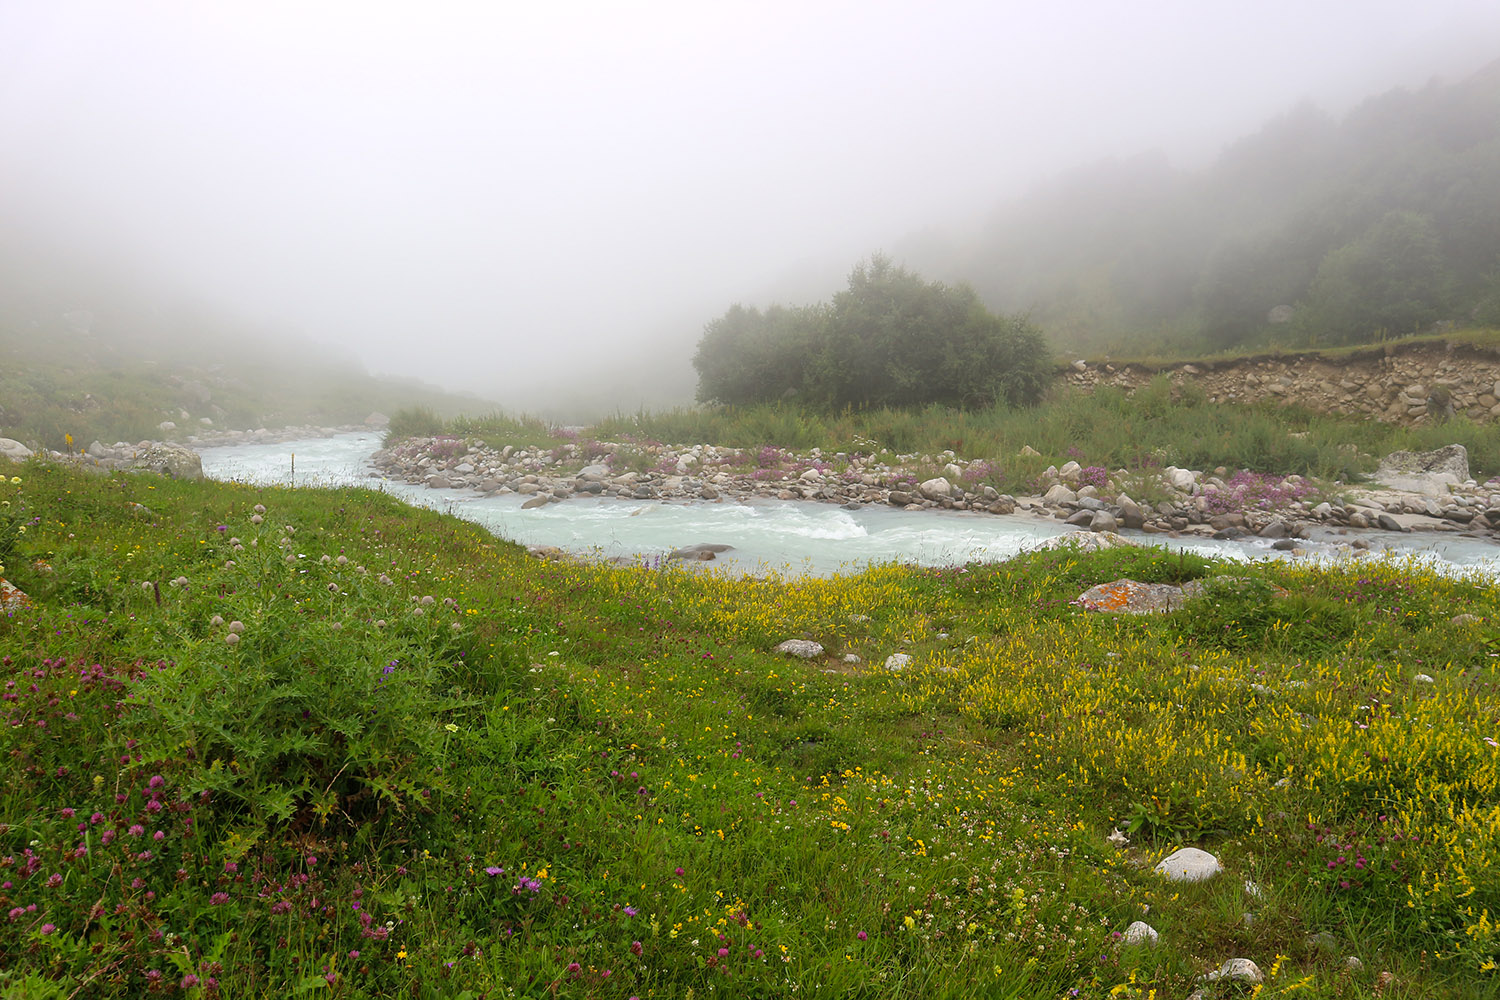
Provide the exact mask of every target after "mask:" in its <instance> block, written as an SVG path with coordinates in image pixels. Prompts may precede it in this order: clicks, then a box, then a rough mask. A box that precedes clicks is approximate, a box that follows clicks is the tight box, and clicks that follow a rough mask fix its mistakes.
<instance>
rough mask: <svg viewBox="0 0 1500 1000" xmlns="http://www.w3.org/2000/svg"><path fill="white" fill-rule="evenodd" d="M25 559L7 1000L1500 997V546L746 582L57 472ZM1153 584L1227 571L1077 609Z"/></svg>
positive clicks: (2, 976)
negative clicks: (159, 999) (1149, 594)
mask: <svg viewBox="0 0 1500 1000" xmlns="http://www.w3.org/2000/svg"><path fill="white" fill-rule="evenodd" d="M0 563H3V564H4V570H3V571H0V572H3V575H5V576H6V577H7V578H9V579H10V580H11V581H12V582H14V583H15V584H16V585H17V586H19V587H21V588H22V589H23V590H24V591H26V592H27V594H29V595H30V602H29V603H28V604H25V605H21V606H13V607H8V608H7V609H6V610H5V612H4V614H3V615H0V665H3V671H0V678H3V681H0V683H3V693H0V697H3V700H0V753H3V760H4V762H5V763H4V766H3V768H0V996H4V997H8V998H10V997H13V998H51V997H73V996H78V997H96V996H97V997H105V996H110V997H116V996H118V997H135V996H143V995H155V994H161V995H183V996H205V997H206V996H215V997H273V996H274V997H281V996H289V995H293V994H309V995H327V996H347V997H365V996H369V997H396V996H401V997H469V998H477V997H578V998H583V997H598V998H613V997H618V998H622V1000H624V998H629V997H663V998H665V997H672V998H679V997H699V998H701V997H706V996H710V995H715V996H726V997H786V996H808V997H881V998H885V997H893V998H894V997H909V998H930V997H985V998H990V997H999V998H1032V997H1037V998H1071V997H1081V998H1096V1000H1098V998H1108V997H1114V998H1119V997H1138V998H1147V997H1152V996H1155V997H1161V998H1168V997H1173V998H1180V997H1186V996H1187V995H1188V994H1189V993H1191V992H1192V991H1193V990H1195V989H1199V988H1201V989H1203V991H1204V992H1203V994H1202V995H1203V996H1204V997H1205V998H1216V997H1244V996H1250V995H1258V996H1261V997H1276V996H1283V995H1292V994H1295V995H1298V996H1302V997H1309V998H1314V997H1341V998H1343V997H1347V998H1362V997H1376V996H1380V997H1403V998H1408V997H1409V998H1418V997H1422V998H1427V997H1454V998H1457V997H1476V996H1496V995H1500V988H1497V986H1496V985H1495V978H1494V971H1493V970H1494V969H1495V963H1496V962H1497V961H1500V934H1497V931H1496V927H1495V920H1496V914H1500V756H1497V755H1500V749H1497V747H1500V744H1497V737H1500V733H1497V728H1500V726H1497V719H1500V692H1497V690H1496V686H1495V685H1496V682H1497V680H1500V675H1497V672H1496V669H1495V665H1496V662H1497V659H1496V657H1497V654H1500V630H1497V627H1496V623H1497V622H1500V619H1497V617H1496V615H1497V612H1500V589H1497V587H1496V585H1495V584H1493V583H1479V582H1474V581H1467V580H1456V579H1450V578H1445V577H1442V576H1437V575H1434V574H1433V573H1431V572H1428V571H1426V570H1424V569H1421V568H1419V567H1416V566H1412V565H1398V564H1389V563H1376V562H1370V563H1363V564H1359V565H1355V566H1351V567H1349V568H1344V569H1336V570H1320V569H1316V568H1313V567H1309V566H1303V565H1297V564H1274V565H1271V564H1267V565H1256V566H1252V567H1248V568H1247V567H1242V566H1237V567H1230V566H1227V565H1220V564H1214V563H1210V562H1207V561H1204V560H1200V559H1196V558H1193V557H1189V556H1182V555H1172V556H1165V555H1162V554H1160V553H1157V552H1154V551H1150V550H1123V551H1122V550H1115V551H1110V552H1104V553H1099V554H1093V555H1087V556H1084V555H1078V554H1076V553H1073V552H1069V551H1066V550H1064V551H1053V552H1042V553H1036V554H1032V555H1028V556H1023V557H1021V558H1018V559H1016V560H1013V561H1011V562H1008V563H1004V564H996V565H971V566H966V567H955V568H949V569H941V570H937V569H915V568H903V567H897V566H883V567H875V568H872V569H869V570H868V571H866V572H863V573H861V574H858V575H852V576H842V577H836V578H832V579H812V578H781V577H779V576H777V575H775V574H774V573H773V574H769V575H767V576H764V577H761V578H747V579H734V578H727V577H720V576H715V575H701V574H697V573H692V572H688V571H683V570H671V569H669V570H664V571H663V570H649V569H639V568H633V569H627V568H617V567H606V566H591V565H583V564H573V563H566V562H563V563H551V562H540V561H537V560H534V559H532V558H531V557H529V556H527V555H526V554H525V553H524V552H523V551H522V550H520V549H519V548H518V547H516V546H514V545H511V544H509V543H506V542H504V541H501V540H498V539H496V538H495V537H493V536H491V535H489V534H487V533H486V532H485V531H484V530H483V529H481V528H479V527H477V526H474V525H471V524H469V523H467V522H464V521H461V520H457V519H455V518H453V517H449V516H444V515H440V514H437V513H434V512H430V511H424V510H417V509H413V508H409V507H406V506H404V505H402V504H401V503H399V502H397V501H395V500H393V499H391V498H389V497H387V496H385V495H383V494H381V493H378V492H372V491H364V490H338V491H333V490H289V489H281V488H252V487H246V486H240V485H233V484H217V483H179V482H173V481H171V480H165V479H159V478H156V477H152V476H146V475H132V476H125V475H116V476H114V477H98V476H90V475H86V474H82V473H78V472H75V471H71V470H68V469H65V468H58V467H52V466H47V465H44V464H40V463H35V462H33V463H30V464H28V465H25V466H12V467H8V469H7V476H6V478H5V479H4V480H3V482H0ZM1127 575H1128V576H1131V577H1134V578H1136V579H1140V580H1153V581H1184V580H1188V579H1195V578H1213V579H1217V578H1224V579H1221V580H1220V581H1219V582H1218V583H1211V584H1210V585H1209V586H1208V587H1207V588H1206V592H1205V596H1203V597H1199V598H1195V599H1193V600H1191V601H1190V602H1189V603H1188V606H1187V608H1186V609H1185V610H1183V611H1182V612H1179V613H1176V614H1173V615H1169V616H1161V617H1153V618H1146V619H1121V618H1114V617H1107V616H1100V615H1096V614H1092V613H1087V612H1084V611H1082V610H1080V609H1079V608H1077V607H1075V606H1073V605H1072V604H1071V603H1070V601H1071V600H1072V599H1073V598H1074V597H1075V596H1076V595H1077V594H1078V593H1079V592H1080V591H1082V590H1083V589H1084V588H1086V587H1088V586H1090V585H1092V584H1094V583H1099V582H1103V581H1108V580H1112V579H1115V578H1117V577H1120V576H1127ZM1460 614H1464V615H1467V616H1469V617H1466V618H1462V619H1460V620H1459V621H1457V622H1455V621H1453V620H1452V619H1453V618H1454V617H1455V616H1456V615H1460ZM804 637H805V638H811V639H815V640H817V641H818V642H820V643H821V644H822V645H823V646H824V647H825V650H826V652H825V654H824V655H823V656H822V657H821V658H818V659H814V660H811V661H802V660H798V659H793V658H789V657H785V656H780V655H777V654H775V653H774V652H773V647H774V646H775V645H776V644H777V643H779V642H780V641H782V640H784V639H787V638H804ZM897 652H905V653H908V654H910V655H911V657H912V662H911V664H910V666H908V667H906V668H905V669H900V670H891V669H886V668H885V667H884V666H883V664H884V661H885V659H886V657H887V656H888V655H890V654H892V653H897ZM846 654H853V655H856V656H858V657H859V658H860V659H859V662H852V661H847V660H846V658H845V657H846ZM1419 675H1420V676H1419ZM1424 678H1427V679H1424ZM1115 829H1119V830H1121V831H1124V832H1126V833H1127V834H1128V836H1129V843H1128V844H1127V845H1124V846H1117V845H1116V844H1115V843H1112V842H1111V841H1109V840H1107V839H1106V838H1107V836H1108V835H1109V834H1110V833H1111V831H1113V830H1115ZM1180 845H1195V846H1199V847H1202V848H1205V849H1208V850H1210V851H1212V852H1214V853H1215V854H1216V855H1218V856H1219V858H1220V859H1221V861H1222V862H1223V863H1224V865H1225V867H1226V869H1227V870H1226V872H1225V873H1224V874H1223V875H1221V876H1219V877H1217V878H1215V879H1213V880H1211V881H1209V882H1206V883H1201V884H1193V885H1178V884H1170V883H1167V882H1164V881H1162V880H1161V879H1160V878H1159V877H1157V876H1156V875H1154V874H1153V873H1152V870H1151V869H1152V865H1153V864H1154V863H1155V862H1156V861H1157V860H1158V859H1159V858H1160V857H1161V856H1163V855H1164V854H1166V853H1167V852H1168V851H1169V850H1171V849H1173V848H1175V847H1177V846H1180ZM1138 919H1144V920H1146V921H1148V922H1149V923H1150V924H1151V925H1152V926H1153V927H1154V928H1156V930H1157V931H1159V932H1160V943H1159V944H1158V945H1157V946H1155V947H1144V946H1126V945H1124V944H1123V942H1122V940H1121V936H1122V934H1123V932H1124V931H1125V929H1126V928H1127V926H1128V925H1129V924H1130V923H1131V922H1132V921H1135V920H1138ZM1351 955H1353V956H1357V957H1359V958H1360V959H1361V961H1362V963H1363V964H1362V966H1361V967H1359V968H1351V967H1350V966H1349V965H1348V964H1347V963H1346V958H1347V956H1351ZM1231 957H1244V958H1249V959H1252V960H1253V961H1255V962H1256V963H1258V965H1259V967H1260V968H1261V970H1262V971H1263V972H1264V973H1265V975H1266V981H1265V983H1264V984H1262V985H1260V986H1259V987H1251V986H1248V985H1244V984H1238V983H1231V982H1227V981H1221V982H1215V983H1207V984H1203V983H1200V982H1199V977H1201V976H1203V975H1204V974H1205V973H1207V972H1209V971H1210V970H1212V969H1215V968H1217V967H1218V966H1219V965H1220V964H1221V963H1222V962H1223V961H1224V960H1226V959H1228V958H1231Z"/></svg>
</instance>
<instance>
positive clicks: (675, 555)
mask: <svg viewBox="0 0 1500 1000" xmlns="http://www.w3.org/2000/svg"><path fill="white" fill-rule="evenodd" d="M732 548H734V546H733V545H724V544H722V543H719V542H699V543H698V544H696V545H684V546H683V547H682V548H680V549H673V550H672V551H671V552H669V553H667V558H668V559H702V560H709V559H712V558H714V557H715V556H716V555H718V554H719V553H720V552H728V551H729V550H730V549H732Z"/></svg>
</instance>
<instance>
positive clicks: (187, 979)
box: [182, 972, 198, 990]
mask: <svg viewBox="0 0 1500 1000" xmlns="http://www.w3.org/2000/svg"><path fill="white" fill-rule="evenodd" d="M197 985H198V977H197V976H195V975H193V974H192V973H191V972H189V973H188V974H187V975H185V976H183V977H182V988H183V989H185V990H190V989H192V988H193V987H194V986H197Z"/></svg>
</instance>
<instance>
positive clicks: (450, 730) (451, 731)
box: [443, 722, 458, 733]
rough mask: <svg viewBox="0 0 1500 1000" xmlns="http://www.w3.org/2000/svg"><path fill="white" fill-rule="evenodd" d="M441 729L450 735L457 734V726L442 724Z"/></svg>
mask: <svg viewBox="0 0 1500 1000" xmlns="http://www.w3.org/2000/svg"><path fill="white" fill-rule="evenodd" d="M443 728H444V729H446V730H448V732H450V733H456V732H458V726H456V725H454V724H453V723H451V722H449V723H446V724H444V726H443Z"/></svg>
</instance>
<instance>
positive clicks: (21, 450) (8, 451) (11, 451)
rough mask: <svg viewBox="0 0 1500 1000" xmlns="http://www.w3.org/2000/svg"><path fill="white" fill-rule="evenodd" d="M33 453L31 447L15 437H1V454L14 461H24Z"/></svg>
mask: <svg viewBox="0 0 1500 1000" xmlns="http://www.w3.org/2000/svg"><path fill="white" fill-rule="evenodd" d="M31 455H32V452H31V449H30V448H28V447H26V446H25V445H24V444H22V443H21V442H19V441H17V440H16V439H15V438H0V456H4V457H5V458H8V459H10V460H11V461H12V462H24V461H26V460H27V459H28V458H30V457H31Z"/></svg>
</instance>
